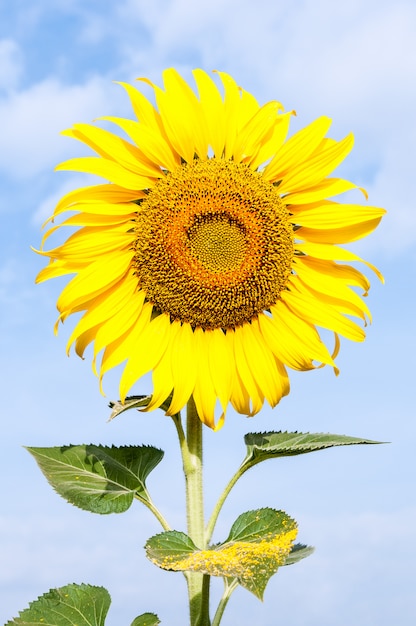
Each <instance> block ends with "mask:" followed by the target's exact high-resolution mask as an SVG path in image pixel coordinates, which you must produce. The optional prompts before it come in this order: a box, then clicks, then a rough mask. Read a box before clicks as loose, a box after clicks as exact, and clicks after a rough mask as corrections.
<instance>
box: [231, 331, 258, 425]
mask: <svg viewBox="0 0 416 626" xmlns="http://www.w3.org/2000/svg"><path fill="white" fill-rule="evenodd" d="M245 334H246V333H244V331H243V326H238V327H237V328H236V329H235V335H234V354H235V360H236V366H237V371H238V373H239V375H240V378H241V381H242V383H243V385H244V387H245V388H246V389H247V393H248V395H249V396H250V399H251V402H252V409H251V411H250V413H249V415H250V416H252V415H255V414H256V413H258V412H259V411H260V409H261V408H262V406H263V402H264V393H263V391H262V390H261V388H260V385H259V383H258V381H257V380H256V379H255V378H254V376H253V373H252V370H251V367H250V364H249V363H248V361H247V357H246V351H245V349H244V347H245V346H244V343H245V340H246V337H245Z"/></svg>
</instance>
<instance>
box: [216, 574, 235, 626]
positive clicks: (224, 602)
mask: <svg viewBox="0 0 416 626" xmlns="http://www.w3.org/2000/svg"><path fill="white" fill-rule="evenodd" d="M224 583H225V589H224V593H223V595H222V598H221V600H220V602H219V604H218V608H217V610H216V612H215V615H214V619H213V620H212V626H219V624H220V622H221V618H222V616H223V613H224V611H225V607H226V606H227V604H228V600H229V599H230V597H231V594H232V592H233V591H234V589H236V588H237V587H238V583H237V579H234V580H233V581H232V582H231V583H229V582H228V580H227V579H225V580H224Z"/></svg>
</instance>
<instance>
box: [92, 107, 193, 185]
mask: <svg viewBox="0 0 416 626" xmlns="http://www.w3.org/2000/svg"><path fill="white" fill-rule="evenodd" d="M99 119H101V120H107V121H108V122H112V123H113V124H117V126H119V127H120V128H122V129H123V130H124V132H125V133H126V134H127V135H128V136H129V137H130V138H131V139H132V140H133V141H134V143H135V144H136V145H137V146H139V148H140V149H141V150H142V151H143V152H144V154H145V155H146V157H147V158H148V159H149V161H151V162H153V163H155V164H156V165H157V166H159V168H160V167H162V168H164V169H167V170H170V171H171V170H173V169H175V167H177V166H178V165H180V164H181V157H180V156H179V154H178V153H177V152H176V150H175V149H174V148H173V146H172V145H171V144H170V143H169V141H168V139H167V138H165V134H164V133H163V134H162V133H161V132H160V131H156V130H154V129H153V128H150V127H148V126H145V125H144V124H140V123H137V122H133V121H131V120H126V119H124V118H121V117H108V116H107V117H101V118H99ZM161 175H162V173H161V171H160V169H159V176H161Z"/></svg>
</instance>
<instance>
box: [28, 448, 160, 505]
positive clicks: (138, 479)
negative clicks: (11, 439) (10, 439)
mask: <svg viewBox="0 0 416 626" xmlns="http://www.w3.org/2000/svg"><path fill="white" fill-rule="evenodd" d="M27 450H28V451H29V452H30V453H31V454H32V455H33V456H34V458H35V460H36V462H37V464H38V465H39V467H40V469H41V470H42V472H43V473H44V475H45V477H46V479H47V480H48V482H49V483H50V484H51V485H52V487H53V488H54V489H55V490H56V491H57V492H58V493H59V495H60V496H62V497H63V498H65V500H67V501H68V502H70V503H71V504H74V505H75V506H77V507H79V508H80V509H84V510H86V511H91V512H92V513H100V514H107V513H123V512H124V511H126V510H127V509H128V508H129V507H130V506H131V503H132V501H133V498H134V497H135V496H137V497H138V498H140V499H141V500H146V501H149V498H148V494H147V489H146V482H145V481H146V478H147V476H148V475H149V473H150V472H151V471H152V470H153V469H154V468H155V467H156V465H158V463H160V461H161V460H162V458H163V452H162V451H161V450H158V449H157V448H153V447H151V446H122V447H120V448H117V447H115V446H112V447H111V448H110V447H106V446H95V445H79V446H75V445H74V446H63V447H53V448H27Z"/></svg>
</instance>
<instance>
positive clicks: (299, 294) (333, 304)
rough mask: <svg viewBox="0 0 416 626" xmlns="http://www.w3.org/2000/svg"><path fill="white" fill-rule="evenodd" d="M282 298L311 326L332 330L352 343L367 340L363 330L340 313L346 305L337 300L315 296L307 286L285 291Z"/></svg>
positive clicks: (324, 296) (325, 296) (319, 295)
mask: <svg viewBox="0 0 416 626" xmlns="http://www.w3.org/2000/svg"><path fill="white" fill-rule="evenodd" d="M281 298H282V300H283V301H284V302H285V303H286V304H287V306H288V307H289V308H290V309H291V311H292V312H293V313H294V314H295V315H297V316H298V317H299V318H300V319H304V320H306V321H307V322H309V323H310V324H314V325H316V326H321V327H322V328H327V329H328V330H332V331H333V332H335V333H337V334H339V335H342V336H343V337H347V339H351V340H352V341H363V340H364V338H365V333H364V331H363V329H362V328H361V327H360V326H358V325H357V324H355V323H354V322H353V321H351V320H350V319H348V318H347V317H345V316H344V315H342V313H341V312H340V310H339V308H341V310H342V309H343V308H345V307H344V304H345V303H340V302H338V301H337V300H336V299H335V298H331V297H330V296H327V295H323V294H316V295H315V294H314V293H313V291H312V290H310V289H307V288H306V287H305V285H299V287H298V288H297V289H291V290H290V291H284V292H283V293H282V295H281Z"/></svg>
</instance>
